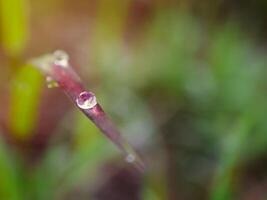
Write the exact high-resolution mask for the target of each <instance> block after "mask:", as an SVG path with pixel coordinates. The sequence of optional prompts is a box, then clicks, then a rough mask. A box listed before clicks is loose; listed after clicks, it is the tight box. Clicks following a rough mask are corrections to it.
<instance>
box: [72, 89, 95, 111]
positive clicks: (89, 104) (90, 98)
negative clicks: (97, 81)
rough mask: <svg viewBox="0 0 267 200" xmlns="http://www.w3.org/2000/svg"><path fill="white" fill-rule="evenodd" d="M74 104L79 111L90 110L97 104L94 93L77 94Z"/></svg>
mask: <svg viewBox="0 0 267 200" xmlns="http://www.w3.org/2000/svg"><path fill="white" fill-rule="evenodd" d="M76 103H77V105H78V106H79V108H81V109H90V108H93V107H94V106H95V105H96V104H97V101H96V97H95V95H94V93H92V92H87V91H84V92H82V93H80V94H79V96H78V98H77V99H76Z"/></svg>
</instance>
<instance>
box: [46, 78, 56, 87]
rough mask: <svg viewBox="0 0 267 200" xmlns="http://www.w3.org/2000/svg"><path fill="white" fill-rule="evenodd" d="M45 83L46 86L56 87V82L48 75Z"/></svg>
mask: <svg viewBox="0 0 267 200" xmlns="http://www.w3.org/2000/svg"><path fill="white" fill-rule="evenodd" d="M46 84H47V87H48V88H55V87H58V86H59V85H58V83H57V82H56V81H55V80H54V79H53V78H52V77H50V76H47V77H46Z"/></svg>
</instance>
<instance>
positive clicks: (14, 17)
mask: <svg viewBox="0 0 267 200" xmlns="http://www.w3.org/2000/svg"><path fill="white" fill-rule="evenodd" d="M0 7H1V12H0V13H1V15H0V16H1V22H2V23H1V31H2V32H1V35H2V45H3V48H4V50H5V52H6V54H7V55H8V56H9V58H10V62H9V63H10V65H12V66H9V67H11V68H15V69H16V68H17V67H19V68H18V69H16V70H15V71H14V74H12V75H11V76H12V83H13V84H12V85H11V86H10V112H9V125H10V129H11V131H12V133H13V134H14V136H15V137H16V138H17V139H25V138H28V137H29V136H30V135H31V134H32V132H33V130H34V127H35V126H36V123H37V119H38V104H39V102H40V101H39V96H40V92H41V88H42V87H41V83H42V76H41V75H40V73H39V72H38V71H37V70H35V69H32V68H31V67H30V66H25V65H22V64H19V63H17V62H15V61H19V59H20V57H21V56H22V54H23V51H24V49H25V47H26V43H27V40H28V38H29V30H30V29H29V18H28V15H29V4H28V1H27V0H0ZM14 63H16V64H14Z"/></svg>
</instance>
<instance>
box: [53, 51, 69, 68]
mask: <svg viewBox="0 0 267 200" xmlns="http://www.w3.org/2000/svg"><path fill="white" fill-rule="evenodd" d="M53 55H54V58H55V60H54V64H55V65H59V66H61V67H68V66H69V55H68V54H67V53H66V52H65V51H62V50H57V51H55V52H54V54H53Z"/></svg>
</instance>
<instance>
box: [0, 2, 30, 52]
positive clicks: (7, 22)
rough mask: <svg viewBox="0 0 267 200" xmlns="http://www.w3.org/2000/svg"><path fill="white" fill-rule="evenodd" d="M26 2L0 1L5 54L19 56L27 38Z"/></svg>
mask: <svg viewBox="0 0 267 200" xmlns="http://www.w3.org/2000/svg"><path fill="white" fill-rule="evenodd" d="M28 8H29V5H28V0H0V9H1V10H0V16H1V31H2V33H1V35H2V45H3V48H4V50H5V52H6V53H7V54H8V55H9V56H11V57H16V56H20V55H21V53H22V52H23V50H24V48H25V45H26V42H27V39H28V37H29V28H28V26H29V20H28V14H29V12H28V11H29V10H28Z"/></svg>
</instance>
